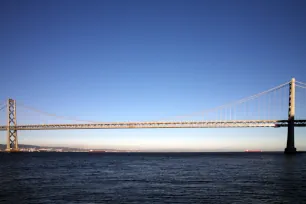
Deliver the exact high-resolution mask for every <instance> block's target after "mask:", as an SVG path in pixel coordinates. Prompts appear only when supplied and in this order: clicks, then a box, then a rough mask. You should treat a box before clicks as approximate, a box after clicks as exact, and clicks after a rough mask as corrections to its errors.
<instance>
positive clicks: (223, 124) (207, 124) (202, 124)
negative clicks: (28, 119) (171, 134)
mask: <svg viewBox="0 0 306 204" xmlns="http://www.w3.org/2000/svg"><path fill="white" fill-rule="evenodd" d="M294 123H295V124H294V125H295V126H296V127H305V126H306V120H295V121H294ZM286 126H288V121H287V120H228V121H183V122H173V121H172V122H112V123H91V124H48V125H47V124H42V125H39V124H36V125H17V126H14V127H11V129H16V130H60V129H129V128H250V127H253V128H254V127H286ZM5 130H7V126H0V131H5Z"/></svg>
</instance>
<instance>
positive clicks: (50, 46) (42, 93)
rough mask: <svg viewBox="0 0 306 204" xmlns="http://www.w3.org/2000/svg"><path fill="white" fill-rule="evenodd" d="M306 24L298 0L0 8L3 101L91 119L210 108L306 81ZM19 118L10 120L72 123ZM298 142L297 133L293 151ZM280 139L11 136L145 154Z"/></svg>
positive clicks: (118, 133)
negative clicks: (145, 151)
mask: <svg viewBox="0 0 306 204" xmlns="http://www.w3.org/2000/svg"><path fill="white" fill-rule="evenodd" d="M305 22H306V2H305V1H302V0H300V1H289V0H288V1H279V0H277V1H276V0H275V1H272V0H269V1H266V0H264V1H260V0H258V1H236V0H233V1H219V0H217V1H203V0H201V1H196V0H194V1H187V0H186V1H182V0H175V1H174V0H173V1H170V0H169V1H160V0H154V1H140V0H139V1H133V0H131V1H123V0H122V1H114V0H112V1H102V0H101V1H93V0H92V1H75V0H73V1H72V0H71V1H64V0H61V1H59V0H53V1H26V0H24V1H21V0H20V1H16V0H2V1H0V26H1V32H0V47H1V49H0V56H1V57H0V67H1V76H2V77H1V84H2V86H1V87H2V89H1V91H0V101H4V100H6V99H7V98H8V97H11V98H14V99H16V100H17V104H18V102H20V103H21V102H22V103H24V104H26V105H29V106H32V107H35V108H37V109H40V110H44V111H47V112H51V113H56V114H58V115H63V116H71V117H78V118H81V119H84V120H95V121H135V120H139V121H143V120H159V119H162V118H167V117H171V116H177V115H182V114H188V113H192V112H196V111H201V110H203V109H207V108H213V107H215V106H218V105H222V104H224V103H227V102H231V101H235V100H237V99H240V98H243V97H246V96H249V95H252V94H255V93H258V92H261V91H264V90H266V89H268V88H271V87H274V86H277V85H279V84H281V83H284V82H286V81H289V80H290V79H291V77H296V78H297V80H299V81H304V82H305V81H306V66H305V65H306V37H305V36H306V23H305ZM18 108H19V107H18ZM21 109H22V108H21V107H20V108H19V109H18V111H19V112H18V122H19V123H29V122H31V123H41V121H46V120H48V121H47V122H49V123H50V122H52V123H53V122H69V121H61V120H56V121H53V120H52V118H50V117H49V119H50V120H49V119H48V117H46V116H42V115H39V114H37V113H32V112H29V113H27V112H25V111H22V110H21ZM285 111H286V110H285ZM1 117H2V119H1V121H3V123H4V118H5V113H4V112H3V111H2V112H1ZM0 136H1V139H0V142H1V143H5V134H4V132H3V133H0ZM303 137H304V138H305V137H306V135H305V134H304V135H302V132H301V130H297V147H302V146H303V147H305V148H306V139H303ZM285 138H286V130H285V129H277V130H276V129H239V130H237V129H209V130H208V129H204V130H203V129H188V130H183V129H169V130H156V129H148V130H72V131H36V132H35V131H30V132H19V140H20V143H26V144H30V143H31V144H48V145H57V144H59V145H70V146H89V147H115V148H142V149H158V148H163V149H164V148H168V149H169V148H170V149H182V148H186V149H189V150H191V149H192V150H203V149H208V148H213V149H245V148H248V147H250V148H253V147H254V148H262V149H265V148H266V149H269V148H270V149H283V148H284V145H285Z"/></svg>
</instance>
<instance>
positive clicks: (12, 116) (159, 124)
mask: <svg viewBox="0 0 306 204" xmlns="http://www.w3.org/2000/svg"><path fill="white" fill-rule="evenodd" d="M287 85H289V100H288V101H289V103H288V119H287V117H284V118H283V119H286V120H283V119H282V120H244V119H245V118H243V120H236V119H234V120H233V119H232V111H235V110H236V108H237V107H238V106H239V105H241V106H242V105H243V104H246V102H248V101H252V100H254V99H258V98H260V97H261V96H264V95H267V94H268V93H271V94H273V96H274V95H275V91H277V90H283V88H284V87H286V86H287ZM296 87H299V88H302V89H303V90H306V83H302V82H299V81H295V79H294V78H292V79H291V81H290V82H287V83H284V84H282V85H279V86H277V87H274V88H272V89H269V90H267V91H264V92H261V93H259V94H256V95H253V96H250V97H247V98H245V99H242V100H239V101H236V102H235V103H231V104H227V105H223V106H219V107H217V108H215V109H212V110H209V111H207V112H212V111H215V112H216V113H217V115H218V117H219V118H220V113H222V111H225V112H226V113H227V108H229V112H230V117H229V119H226V120H222V119H219V120H196V121H195V120H193V121H181V120H180V121H165V120H163V121H151V122H150V121H149V122H93V123H91V122H85V123H84V121H83V122H82V123H74V124H30V125H17V118H16V101H15V100H13V99H8V101H7V104H6V105H5V106H4V107H2V108H0V110H2V109H3V108H5V107H7V125H3V126H0V131H7V149H6V151H8V152H12V151H13V152H14V151H18V150H19V149H18V137H17V131H20V130H65V129H66V130H67V129H131V128H138V129H140V128H260V127H265V128H268V127H270V128H278V127H287V128H288V134H287V145H286V148H285V153H296V148H295V145H294V127H305V126H306V119H305V118H301V119H299V120H296V119H295V92H296V91H295V88H296ZM287 93H288V92H287ZM305 96H306V95H305ZM286 97H288V96H286ZM286 100H287V99H286ZM264 104H267V103H258V105H257V106H256V110H257V111H258V112H266V111H269V110H270V109H271V107H273V104H271V103H270V99H268V108H267V109H261V108H260V107H262V106H264ZM244 107H245V110H246V112H248V111H247V110H248V106H247V105H245V106H244ZM38 112H42V111H38ZM237 112H238V111H237ZM45 114H46V115H49V116H56V115H54V114H48V113H45ZM254 114H258V113H254V109H253V110H251V112H250V115H254ZM247 115H248V114H247ZM60 118H63V117H60ZM261 118H262V117H261ZM261 118H260V119H261ZM277 118H279V117H277ZM247 119H249V118H247Z"/></svg>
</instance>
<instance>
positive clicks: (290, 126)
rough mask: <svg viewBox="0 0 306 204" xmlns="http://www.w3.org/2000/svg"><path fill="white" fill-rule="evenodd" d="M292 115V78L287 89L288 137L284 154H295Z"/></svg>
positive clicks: (293, 106)
mask: <svg viewBox="0 0 306 204" xmlns="http://www.w3.org/2000/svg"><path fill="white" fill-rule="evenodd" d="M294 114H295V79H294V78H292V79H291V82H290V88H289V113H288V135H287V146H286V148H285V153H286V154H294V153H296V148H295V146H294Z"/></svg>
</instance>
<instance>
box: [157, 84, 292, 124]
mask: <svg viewBox="0 0 306 204" xmlns="http://www.w3.org/2000/svg"><path fill="white" fill-rule="evenodd" d="M290 82H291V81H289V82H286V83H284V84H281V85H279V86H276V87H274V88H271V89H268V90H266V91H263V92H260V93H258V94H255V95H252V96H249V97H246V98H243V99H240V100H238V101H234V102H231V103H228V104H225V105H221V106H218V107H215V108H210V109H206V110H203V111H199V112H194V113H191V114H188V115H181V116H173V117H171V118H186V117H191V116H197V115H203V114H207V113H209V112H213V111H216V110H218V109H222V108H229V107H231V106H233V105H238V104H242V103H245V102H248V101H251V100H253V99H256V98H258V97H260V96H262V95H265V94H268V93H270V92H273V91H275V90H278V89H281V88H283V87H285V86H286V85H288V84H290ZM226 115H227V114H226ZM169 119H170V117H169ZM169 119H168V120H169ZM161 121H162V120H161ZM164 121H165V119H164Z"/></svg>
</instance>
